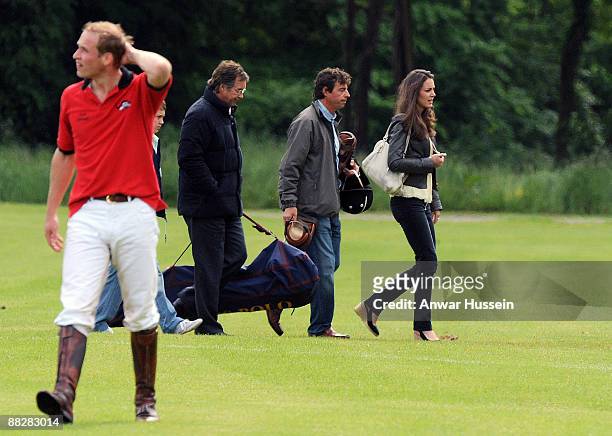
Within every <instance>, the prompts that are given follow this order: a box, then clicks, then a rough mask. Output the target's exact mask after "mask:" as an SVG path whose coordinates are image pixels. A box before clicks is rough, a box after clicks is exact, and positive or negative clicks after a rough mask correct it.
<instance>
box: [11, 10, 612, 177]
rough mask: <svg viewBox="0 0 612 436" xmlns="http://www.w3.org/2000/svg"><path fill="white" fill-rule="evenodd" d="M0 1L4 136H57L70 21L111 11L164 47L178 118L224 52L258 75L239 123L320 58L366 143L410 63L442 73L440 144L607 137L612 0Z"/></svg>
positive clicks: (260, 129) (482, 152)
mask: <svg viewBox="0 0 612 436" xmlns="http://www.w3.org/2000/svg"><path fill="white" fill-rule="evenodd" d="M2 10H3V13H2V17H1V18H0V22H1V23H2V26H1V27H0V47H2V54H3V56H1V57H0V64H1V67H0V69H1V70H2V86H0V101H2V105H1V106H0V110H1V117H0V129H1V131H0V146H2V145H1V144H6V143H14V142H20V143H23V144H28V145H30V146H36V145H37V144H53V143H54V141H55V135H56V132H57V117H58V111H59V97H60V94H61V91H62V89H63V88H64V87H65V86H66V85H68V84H70V83H72V82H74V81H75V80H76V76H75V73H74V62H73V61H72V59H71V56H72V53H73V51H74V48H75V43H76V40H77V39H78V35H79V33H80V27H81V26H82V24H84V23H85V22H87V21H91V20H110V21H114V22H120V23H121V24H122V25H123V26H124V28H125V29H126V31H127V32H128V33H130V34H132V35H134V37H135V40H136V45H137V47H139V48H143V49H146V50H153V51H156V52H159V53H161V54H163V55H165V56H166V57H168V58H169V59H170V60H171V61H172V63H173V66H174V76H175V82H174V85H173V88H172V90H171V92H170V96H169V98H168V120H169V121H170V122H172V123H174V124H176V125H180V122H181V120H182V117H183V115H184V113H185V111H186V109H187V108H188V107H189V105H190V104H191V102H193V101H194V100H195V99H196V98H198V97H199V96H200V95H201V93H202V91H203V88H204V84H205V81H206V79H207V78H208V77H209V74H210V72H211V71H212V69H213V68H214V66H215V65H216V64H217V63H218V62H219V60H221V59H235V60H237V61H239V62H240V63H242V64H243V66H244V67H245V68H246V70H247V71H248V72H249V74H250V75H251V78H252V80H251V83H250V84H249V89H248V90H247V98H246V99H245V102H244V104H243V105H241V107H240V108H239V111H238V120H239V121H238V122H239V125H240V127H241V129H245V130H247V131H251V132H257V133H258V134H269V135H284V133H285V130H286V128H287V127H288V125H289V123H290V122H291V119H292V118H293V116H295V115H296V114H297V113H298V112H299V110H300V109H301V108H302V107H304V106H305V105H306V104H308V102H309V101H310V99H311V98H312V80H313V79H314V76H315V74H316V72H317V71H318V70H320V69H321V68H323V67H325V66H340V67H343V68H344V69H345V70H346V71H348V72H349V73H351V75H352V76H353V83H352V85H351V89H350V90H351V93H352V98H351V100H350V103H349V105H348V106H347V108H346V109H345V111H344V114H343V115H344V121H343V123H344V125H343V127H344V128H346V129H349V130H353V131H354V132H355V133H356V134H357V137H358V138H359V142H360V147H363V148H362V151H366V150H367V149H368V148H371V146H372V144H373V143H374V142H375V141H376V139H378V138H379V137H380V136H382V134H383V133H384V131H385V128H386V124H387V123H388V121H389V118H390V117H391V115H392V112H393V103H394V93H395V88H396V87H397V84H398V83H399V81H400V80H401V79H402V78H403V77H404V76H405V74H406V73H407V72H408V71H410V70H411V69H412V68H415V67H418V68H426V69H428V70H431V71H432V72H434V74H436V88H437V93H438V97H437V101H436V106H435V108H436V113H437V114H438V117H439V126H438V127H439V128H438V131H439V143H440V144H443V145H444V149H445V151H448V152H449V155H450V153H452V155H453V156H455V155H456V156H459V157H461V159H462V160H464V161H466V162H474V163H490V162H497V163H503V164H504V165H508V166H512V167H519V168H521V167H530V166H533V165H540V164H542V165H549V166H552V165H556V166H560V165H564V164H565V163H567V162H571V161H574V160H579V159H581V158H585V157H587V156H590V155H593V154H594V153H596V152H597V153H599V152H601V151H602V150H608V151H609V150H610V143H611V137H612V105H611V103H612V74H610V73H611V70H612V50H611V48H612V44H611V42H612V28H611V26H610V22H611V18H612V16H611V15H612V8H610V4H609V2H608V0H495V1H494V0H438V1H435V2H432V1H428V0H389V1H382V0H299V1H297V0H290V1H282V0H267V1H265V2H264V1H256V0H242V1H239V0H223V1H222V0H210V1H196V0H176V1H172V2H170V1H151V2H147V3H146V5H143V4H140V3H139V4H136V3H135V2H128V1H124V0H107V1H105V2H98V1H93V0H40V1H34V0H2ZM249 146H252V147H256V146H257V144H249Z"/></svg>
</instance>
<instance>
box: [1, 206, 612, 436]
mask: <svg viewBox="0 0 612 436" xmlns="http://www.w3.org/2000/svg"><path fill="white" fill-rule="evenodd" d="M250 212H251V215H252V216H253V217H254V218H256V219H258V218H259V219H261V221H262V223H263V224H264V225H266V226H269V227H270V228H271V230H273V231H275V232H277V234H280V233H281V223H280V214H279V213H277V212H275V211H250ZM62 213H63V216H62V218H61V220H62V222H63V224H65V214H66V211H65V210H63V211H62ZM0 215H1V216H2V217H3V226H2V233H1V234H2V238H1V240H2V244H0V258H1V259H2V267H3V268H2V270H3V274H2V276H0V307H1V306H5V309H0V343H1V344H2V358H1V360H0V365H1V366H0V368H1V369H0V415H11V414H38V411H37V409H36V406H35V401H34V396H35V394H36V391H38V390H39V389H48V388H51V387H52V386H53V381H54V377H55V368H56V366H55V365H56V353H57V336H56V331H57V329H56V327H55V326H54V325H53V319H54V317H55V316H56V314H57V313H58V311H59V310H60V302H59V284H60V274H61V258H62V256H61V255H58V254H56V253H53V252H52V251H51V250H50V249H49V248H48V247H47V246H46V243H45V241H44V237H43V232H42V229H43V219H44V207H42V206H36V205H16V204H9V203H0ZM246 226H247V223H245V234H246V237H247V242H248V247H249V255H250V258H251V259H252V258H253V256H254V255H256V254H257V253H258V252H259V251H260V250H261V249H262V248H263V247H264V246H265V245H267V244H268V243H269V241H270V239H269V238H268V237H266V236H263V235H260V234H258V233H257V232H256V231H255V230H252V229H250V228H246ZM437 231H438V239H439V254H440V257H441V259H443V260H519V259H520V260H551V259H552V260H612V219H610V218H597V217H588V218H580V217H567V216H563V217H559V216H537V215H495V214H480V215H470V214H466V215H450V214H445V215H443V217H442V220H441V222H440V224H439V225H438V226H437ZM162 233H163V226H162ZM167 233H168V242H167V243H164V242H163V240H162V242H160V245H159V250H158V252H159V259H160V263H161V264H162V265H168V264H170V263H172V262H173V261H174V258H175V257H176V256H177V255H178V253H180V252H181V251H182V249H183V248H184V246H185V245H186V243H187V239H188V238H187V232H186V228H185V225H184V223H183V221H182V220H181V219H180V218H179V217H178V216H177V215H176V213H175V211H170V214H169V223H168V228H167ZM343 237H344V241H343V244H342V256H343V257H342V267H341V268H340V270H339V272H338V274H337V279H336V281H337V289H336V312H335V318H334V326H335V327H336V328H337V329H338V330H340V331H343V332H348V333H350V334H351V335H352V336H353V337H352V339H350V340H348V341H334V340H325V339H312V338H307V337H306V327H307V324H308V316H309V309H308V308H301V309H298V310H296V311H295V314H294V315H293V316H291V315H290V312H289V311H285V312H284V313H283V318H282V323H283V326H284V328H285V330H286V333H285V336H283V337H281V338H278V337H276V336H275V335H274V333H273V332H272V330H271V329H270V328H269V327H268V325H267V323H266V321H265V315H264V314H263V313H262V312H257V313H253V314H230V315H222V316H221V321H222V323H223V325H224V326H225V329H226V330H227V331H228V332H229V333H231V334H232V335H233V336H231V337H222V338H218V337H196V336H194V335H188V336H180V337H179V336H173V335H161V336H160V342H159V362H158V378H157V391H158V400H159V401H158V406H159V407H158V410H159V412H160V415H161V418H162V420H161V422H159V423H157V424H151V425H137V424H135V423H134V422H133V406H132V401H133V375H132V374H133V372H132V366H131V355H130V351H129V336H128V333H127V332H126V331H125V330H124V329H115V334H114V335H101V334H92V335H91V336H90V339H89V341H88V352H87V357H86V359H85V365H84V369H83V373H82V377H81V382H80V384H79V388H78V399H77V401H76V404H75V417H76V424H75V425H74V426H72V427H70V428H68V429H66V430H65V431H69V432H70V433H82V434H92V433H93V434H116V435H119V434H124V433H142V434H144V433H149V434H170V433H176V432H179V431H180V432H181V433H186V434H190V433H192V434H210V433H213V434H236V433H257V434H263V433H268V434H270V433H272V434H277V433H278V434H314V433H318V434H377V433H387V434H407V433H410V434H420V433H425V432H427V433H432V432H433V433H442V434H458V433H468V434H488V433H495V434H499V433H520V434H604V433H608V432H609V429H610V428H611V427H612V410H611V407H610V404H611V402H612V396H611V395H610V392H611V387H612V378H611V373H612V364H611V363H610V362H611V361H612V349H611V347H610V344H611V343H612V322H599V323H597V322H516V323H510V322H503V323H502V322H497V323H495V322H489V323H485V322H444V323H442V322H438V323H436V322H435V321H434V326H435V328H436V330H437V331H438V332H439V333H445V332H450V333H454V334H457V335H458V336H459V337H460V339H459V341H457V342H452V343H436V344H431V343H415V342H413V341H412V339H411V326H410V325H409V324H408V323H407V322H391V321H388V322H381V323H380V327H381V332H382V333H381V336H380V337H379V338H374V337H373V336H371V335H370V334H369V333H368V332H367V331H366V330H365V328H364V327H363V326H362V325H361V323H360V322H359V320H358V319H357V318H356V317H355V315H354V314H353V313H352V306H353V305H354V304H356V303H357V302H358V301H359V298H360V291H359V288H360V284H359V268H360V264H359V262H360V261H361V260H400V259H408V258H409V257H410V256H411V253H410V251H409V249H408V246H407V244H406V242H405V240H404V237H403V235H402V233H401V231H400V229H399V226H397V224H396V223H394V222H393V221H392V220H390V219H389V217H388V216H387V215H384V214H381V215H375V214H369V215H368V214H366V215H364V216H362V217H361V216H360V217H357V218H353V217H348V216H346V215H345V216H343ZM183 262H184V263H190V262H191V257H190V256H189V254H186V258H185V259H183V261H182V262H181V263H183Z"/></svg>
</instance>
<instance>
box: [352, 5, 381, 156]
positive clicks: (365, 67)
mask: <svg viewBox="0 0 612 436" xmlns="http://www.w3.org/2000/svg"><path fill="white" fill-rule="evenodd" d="M383 6H384V1H383V0H369V1H368V13H367V28H366V38H365V43H364V48H363V51H362V53H363V54H362V57H361V62H360V65H359V77H358V81H357V98H356V100H357V132H356V135H357V139H358V140H359V141H361V144H367V143H368V91H369V90H370V73H371V72H372V59H373V57H374V52H375V50H376V44H377V40H378V28H379V25H380V18H381V16H382V11H383Z"/></svg>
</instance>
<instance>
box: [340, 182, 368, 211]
mask: <svg viewBox="0 0 612 436" xmlns="http://www.w3.org/2000/svg"><path fill="white" fill-rule="evenodd" d="M373 200H374V193H373V192H372V188H371V187H370V181H369V180H368V178H367V177H366V175H365V174H364V173H360V174H355V173H353V174H351V175H349V176H347V177H346V178H345V179H344V182H343V183H342V187H341V188H340V207H341V208H342V210H343V211H345V212H347V213H350V214H354V215H356V214H359V213H362V212H365V211H366V210H368V209H369V208H370V207H371V206H372V201H373Z"/></svg>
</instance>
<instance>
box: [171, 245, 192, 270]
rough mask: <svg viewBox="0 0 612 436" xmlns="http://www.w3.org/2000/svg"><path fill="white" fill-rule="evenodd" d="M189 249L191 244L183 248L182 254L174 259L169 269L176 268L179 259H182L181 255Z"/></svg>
mask: <svg viewBox="0 0 612 436" xmlns="http://www.w3.org/2000/svg"><path fill="white" fill-rule="evenodd" d="M189 247H191V242H189V244H187V246H186V247H185V249H184V250H183V252H182V253H181V254H180V255H179V257H177V258H176V260H175V261H174V263H173V264H172V266H171V267H170V268H174V267H175V266H176V264H177V263H178V261H179V260H181V257H183V254H185V252H186V251H187V250H188V249H189Z"/></svg>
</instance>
